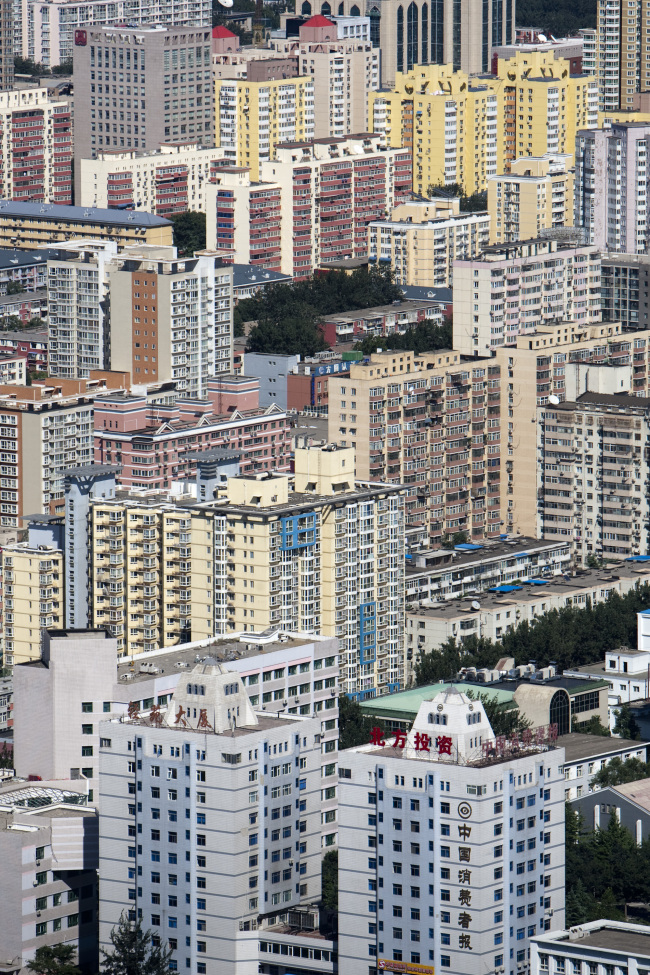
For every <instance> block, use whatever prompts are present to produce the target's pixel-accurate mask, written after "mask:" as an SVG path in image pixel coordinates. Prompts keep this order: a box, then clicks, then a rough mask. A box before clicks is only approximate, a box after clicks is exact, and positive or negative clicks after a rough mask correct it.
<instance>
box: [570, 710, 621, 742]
mask: <svg viewBox="0 0 650 975" xmlns="http://www.w3.org/2000/svg"><path fill="white" fill-rule="evenodd" d="M571 731H577V732H579V733H580V734H581V735H599V736H600V737H601V738H610V737H611V734H612V733H611V731H610V730H609V728H605V726H604V725H602V724H601V723H600V718H599V717H598V715H597V714H592V716H591V717H590V718H589V720H588V721H577V720H576V718H575V715H574V717H573V718H572V719H571Z"/></svg>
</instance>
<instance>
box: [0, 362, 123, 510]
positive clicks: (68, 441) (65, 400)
mask: <svg viewBox="0 0 650 975" xmlns="http://www.w3.org/2000/svg"><path fill="white" fill-rule="evenodd" d="M128 385H129V380H128V376H125V375H124V374H120V373H98V374H96V375H93V376H91V378H90V379H80V380H70V379H61V380H47V381H42V382H41V383H38V384H37V383H35V384H34V385H32V386H12V385H7V386H0V437H2V441H1V448H0V527H2V526H4V527H20V526H21V518H22V516H23V515H29V514H41V513H46V512H49V511H50V510H51V508H52V505H53V502H54V501H56V500H57V499H59V498H62V497H63V472H64V471H65V470H66V468H68V467H75V466H77V465H80V464H81V465H83V464H91V463H92V460H93V426H94V422H93V403H94V399H95V397H96V396H98V395H100V394H101V393H107V392H109V391H111V390H117V389H126V388H128Z"/></svg>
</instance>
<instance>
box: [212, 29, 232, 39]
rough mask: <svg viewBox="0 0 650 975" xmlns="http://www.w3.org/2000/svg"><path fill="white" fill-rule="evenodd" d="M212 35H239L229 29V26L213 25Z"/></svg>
mask: <svg viewBox="0 0 650 975" xmlns="http://www.w3.org/2000/svg"><path fill="white" fill-rule="evenodd" d="M212 36H213V37H236V36H237V35H236V34H233V32H232V31H231V30H228V28H227V27H213V28H212Z"/></svg>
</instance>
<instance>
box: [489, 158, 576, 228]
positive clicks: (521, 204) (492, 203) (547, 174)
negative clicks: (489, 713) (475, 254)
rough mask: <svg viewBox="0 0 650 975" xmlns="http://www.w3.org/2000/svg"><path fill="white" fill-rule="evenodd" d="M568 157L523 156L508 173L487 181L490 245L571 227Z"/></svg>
mask: <svg viewBox="0 0 650 975" xmlns="http://www.w3.org/2000/svg"><path fill="white" fill-rule="evenodd" d="M570 161H571V157H570V156H568V155H562V154H558V155H552V154H551V153H547V154H546V155H545V156H539V157H536V156H524V157H522V158H521V159H517V160H515V161H514V162H513V163H512V165H511V167H510V173H501V174H499V175H498V176H490V177H489V178H488V181H487V193H488V212H489V214H490V243H492V244H503V243H508V244H511V243H514V242H515V241H519V240H533V239H535V238H537V237H539V236H540V232H541V231H542V230H549V229H552V228H557V227H570V226H572V225H573V178H574V170H573V169H571V168H569V164H570Z"/></svg>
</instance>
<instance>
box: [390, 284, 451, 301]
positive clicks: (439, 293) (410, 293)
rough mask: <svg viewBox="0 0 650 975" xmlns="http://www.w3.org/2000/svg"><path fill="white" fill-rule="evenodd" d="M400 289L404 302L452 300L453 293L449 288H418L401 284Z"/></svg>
mask: <svg viewBox="0 0 650 975" xmlns="http://www.w3.org/2000/svg"><path fill="white" fill-rule="evenodd" d="M400 288H401V289H402V293H403V294H404V298H405V299H406V301H426V300H427V299H431V300H432V301H444V302H451V301H453V300H454V293H453V291H452V289H451V288H420V287H417V286H416V285H410V284H401V285H400Z"/></svg>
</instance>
